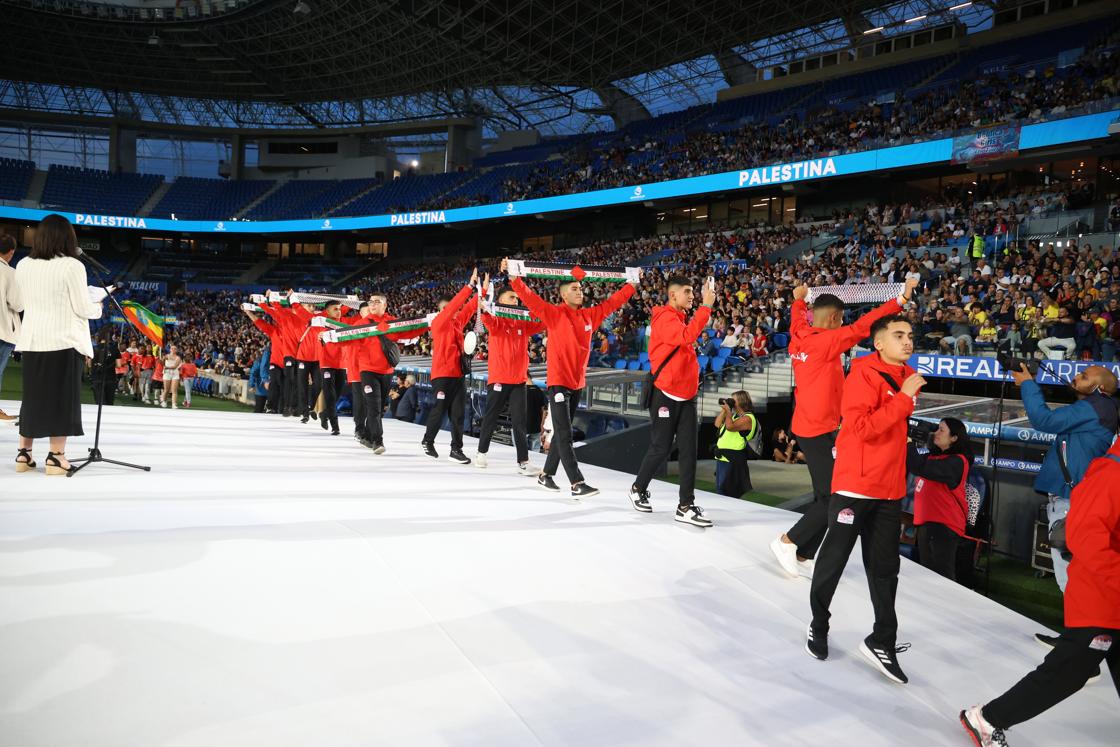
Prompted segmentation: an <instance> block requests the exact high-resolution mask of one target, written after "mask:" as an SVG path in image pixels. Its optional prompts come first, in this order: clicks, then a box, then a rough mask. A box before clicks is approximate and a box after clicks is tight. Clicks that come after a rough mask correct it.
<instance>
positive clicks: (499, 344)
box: [482, 314, 544, 384]
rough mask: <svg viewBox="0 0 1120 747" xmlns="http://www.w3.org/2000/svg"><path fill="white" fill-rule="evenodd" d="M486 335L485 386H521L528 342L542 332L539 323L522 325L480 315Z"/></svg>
mask: <svg viewBox="0 0 1120 747" xmlns="http://www.w3.org/2000/svg"><path fill="white" fill-rule="evenodd" d="M482 323H483V324H485V325H486V330H487V332H489V333H490V336H489V338H488V342H487V349H488V350H489V356H488V358H487V361H486V367H487V372H488V374H489V376H488V383H490V384H524V383H525V380H526V379H527V378H528V377H529V338H530V337H532V336H533V335H535V334H537V333H539V332H541V331H542V330H543V329H544V323H543V322H523V321H519V320H515V319H503V318H501V317H497V316H491V315H490V314H483V315H482Z"/></svg>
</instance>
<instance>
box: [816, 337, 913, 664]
mask: <svg viewBox="0 0 1120 747" xmlns="http://www.w3.org/2000/svg"><path fill="white" fill-rule="evenodd" d="M871 339H872V341H873V343H874V345H875V352H874V353H872V354H871V355H867V356H864V357H863V358H857V359H856V360H855V361H853V362H852V368H851V372H850V373H849V374H848V378H847V380H846V381H845V382H844V395H843V398H842V399H841V402H840V415H841V418H842V419H843V423H844V426H843V427H842V428H841V429H840V435H839V436H837V438H836V466H835V467H834V469H833V473H832V493H833V495H832V498H831V499H830V500H829V503H828V532H827V533H826V534H825V537H824V541H823V542H822V543H821V547H820V552H819V553H818V554H817V564H816V569H815V571H814V573H813V585H812V588H811V589H810V592H809V601H810V606H811V608H812V612H813V620H812V622H811V623H810V624H809V630H808V636H807V638H808V640H807V642H806V646H805V648H806V650H807V651H808V652H809V654H810V655H811V656H814V657H815V658H817V659H821V660H823V659H827V658H828V620H829V617H830V616H831V615H830V613H829V607H830V606H831V604H832V597H833V595H834V594H835V593H836V586H837V584H839V583H840V577H841V576H842V575H843V573H844V566H846V565H847V564H848V557H849V556H850V555H851V554H852V548H853V547H855V544H856V540H857V539H858V540H859V541H860V544H861V546H862V547H863V561H864V569H865V571H866V573H867V582H868V586H869V587H870V590H871V605H872V607H873V608H874V610H875V627H874V629H873V630H872V633H871V635H869V636H867V638H865V639H864V640H863V643H861V644H860V653H862V654H863V655H864V656H865V657H866V658H867V659H868V660H869V661H870V662H871V663H872V664H873V665H874V666H875V667H876V668H877V669H878V670H879V672H880V673H882V674H883V676H885V677H887V678H888V679H890V680H892V681H893V682H897V683H899V684H905V683H906V682H907V678H906V675H905V674H904V673H903V671H902V668H901V667H899V665H898V657H897V656H896V653H897V652H896V650H895V638H896V636H897V633H898V618H897V617H896V615H895V611H894V599H895V594H896V593H897V591H898V569H899V558H898V536H899V532H900V530H901V527H902V510H901V509H902V507H901V504H902V498H903V497H905V495H906V431H907V421H908V419H909V417H910V415H911V413H913V412H914V401H915V398H916V397H917V396H918V392H919V391H920V390H921V388H922V386H923V385H924V384H925V379H923V378H922V377H921V376H920V375H919V374H917V373H915V372H914V370H913V369H912V368H910V367H909V366H908V365H906V361H907V360H909V358H910V355H911V353H913V352H914V331H913V329H912V328H911V326H910V322H908V321H906V319H905V318H904V317H902V316H897V315H896V316H887V317H883V318H881V319H878V320H876V321H875V323H874V324H873V325H871Z"/></svg>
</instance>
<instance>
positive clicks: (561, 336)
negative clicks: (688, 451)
mask: <svg viewBox="0 0 1120 747" xmlns="http://www.w3.org/2000/svg"><path fill="white" fill-rule="evenodd" d="M508 267H509V260H508V259H503V260H502V265H501V270H502V272H505V271H506V270H507V269H508ZM510 284H511V285H512V286H513V289H514V290H515V291H516V292H517V297H518V298H520V299H521V302H522V303H523V304H525V305H526V306H527V307H528V308H529V311H531V312H533V314H535V315H536V317H537V318H538V319H540V320H541V321H542V322H544V325H545V328H546V329H547V336H548V340H547V342H546V344H545V351H546V355H547V357H548V376H547V379H546V384H547V385H548V407H549V413H550V414H551V415H552V429H553V430H552V443H551V445H550V446H549V449H548V459H546V460H545V463H544V470H543V471H542V472H541V474H540V476H539V477H537V485H539V486H540V487H542V488H544V489H545V490H552V491H558V490H560V488H559V486H557V484H556V481H555V480H553V479H552V478H553V477H554V476H555V475H556V470H557V468H559V466H560V464H561V463H562V464H563V465H564V472H565V473H566V474H567V476H568V480H569V482H571V484H572V488H571V490H572V493H571V494H572V498H575V499H577V500H578V499H580V498H586V497H588V496H592V495H598V493H599V491H598V490H597V489H596V488H593V487H591V486H590V485H588V484H587V483H586V482H585V481H584V479H583V473H582V472H580V469H579V462H577V461H576V452H575V448H574V447H573V445H572V417H573V416H574V415H575V413H576V409H577V408H578V407H579V400H580V397H581V396H582V394H583V387H584V386H585V385H586V383H587V361H588V359H589V358H590V357H591V335H592V334H593V333H594V332H595V330H596V329H598V328H599V325H600V324H602V323H603V320H604V319H606V318H607V317H608V316H610V315H611V314H613V313H614V312H616V311H618V310H619V309H620V308H622V306H623V305H624V304H625V303H626V302H627V301H629V300H630V297H631V296H633V295H634V290H635V287H636V285H637V283H636V282H634V283H627V284H626V285H624V286H623V287H622V288H620V289H619V290H617V291H615V292H614V293H613V294H612V295H611V296H610V298H608V299H607V300H606V301H604V302H603V303H601V304H599V305H598V306H592V307H590V308H584V307H583V286H582V285H580V282H579V281H578V280H574V281H572V280H569V281H564V282H562V283H560V298H561V303H559V304H551V303H549V302H547V301H545V300H544V299H543V298H541V297H540V296H538V295H537V294H536V293H534V292H533V290H532V289H531V288H530V287H529V286H527V285H526V284H525V282H524V281H523V280H522V279H521V278H519V277H518V278H513V279H512V280H511V281H510Z"/></svg>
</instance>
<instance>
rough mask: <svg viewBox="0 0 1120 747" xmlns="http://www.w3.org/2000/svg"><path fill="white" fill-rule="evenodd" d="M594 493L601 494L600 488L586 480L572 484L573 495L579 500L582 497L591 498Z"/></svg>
mask: <svg viewBox="0 0 1120 747" xmlns="http://www.w3.org/2000/svg"><path fill="white" fill-rule="evenodd" d="M593 495H599V489H598V488H593V487H591V486H590V485H588V484H587V483H585V482H577V483H576V484H575V485H573V486H572V497H573V498H575V499H576V500H577V501H578V500H580V499H581V498H590V497H591V496H593Z"/></svg>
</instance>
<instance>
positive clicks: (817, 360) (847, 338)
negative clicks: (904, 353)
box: [789, 299, 902, 438]
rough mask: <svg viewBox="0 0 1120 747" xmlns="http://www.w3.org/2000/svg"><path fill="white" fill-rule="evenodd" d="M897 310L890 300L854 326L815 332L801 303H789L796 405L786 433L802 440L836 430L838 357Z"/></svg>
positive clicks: (839, 386) (840, 372)
mask: <svg viewBox="0 0 1120 747" xmlns="http://www.w3.org/2000/svg"><path fill="white" fill-rule="evenodd" d="M901 308H902V307H900V306H899V305H898V301H897V300H894V299H892V300H890V301H887V302H886V303H885V304H883V305H882V306H880V307H879V308H877V309H874V310H872V311H869V312H867V313H866V314H864V315H863V316H861V317H860V318H859V319H857V320H856V321H855V323H854V324H850V325H848V326H846V327H838V328H836V329H817V328H816V327H813V326H811V325H810V324H809V322H808V321H806V318H805V317H806V314H807V312H808V307H807V306H806V305H805V302H804V301H802V300H797V301H794V302H793V307H792V308H791V309H790V323H789V332H790V343H789V356H790V359H791V361H792V364H793V381H794V386H795V387H796V388H795V391H796V406H795V407H794V409H793V422H792V423H791V425H790V430H792V431H793V432H794V433H795V434H797V435H798V436H801V437H802V438H811V437H813V436H819V435H821V434H822V433H832V432H833V431H834V430H836V428H837V426H839V425H840V398H841V396H843V392H844V365H843V363H841V362H840V356H841V355H842V354H843V353H844V352H845V351H847V350H849V349H851V347H852V345H855V344H856V343H857V342H859V341H860V340H862V339H864V338H865V337H867V336H868V335H869V334H871V325H872V324H873V323H874V322H875V320H877V319H881V318H882V317H884V316H890V315H891V314H897V313H898V312H899V311H901ZM899 383H900V384H901V383H902V382H901V381H900V382H899Z"/></svg>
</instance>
